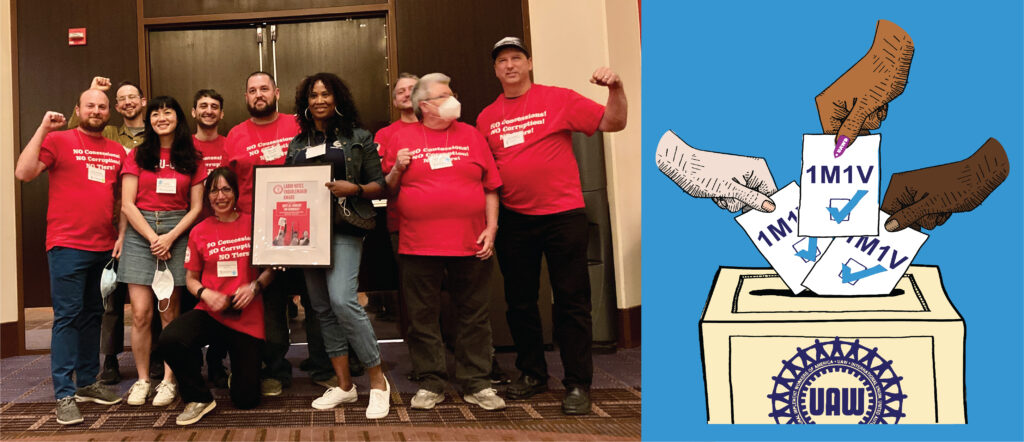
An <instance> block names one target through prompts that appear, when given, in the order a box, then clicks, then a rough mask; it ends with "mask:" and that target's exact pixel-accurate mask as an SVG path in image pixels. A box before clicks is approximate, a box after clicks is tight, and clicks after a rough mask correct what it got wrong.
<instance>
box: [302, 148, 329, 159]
mask: <svg viewBox="0 0 1024 442" xmlns="http://www.w3.org/2000/svg"><path fill="white" fill-rule="evenodd" d="M326 152H327V145H326V144H318V145H316V146H312V147H310V148H307V149H306V159H307V160H308V159H310V158H316V157H318V156H320V155H323V154H324V153H326Z"/></svg>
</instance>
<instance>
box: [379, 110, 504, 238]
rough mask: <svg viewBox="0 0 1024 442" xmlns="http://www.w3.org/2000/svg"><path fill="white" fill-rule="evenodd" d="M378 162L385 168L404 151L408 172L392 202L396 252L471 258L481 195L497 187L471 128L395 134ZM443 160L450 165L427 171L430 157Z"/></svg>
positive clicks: (481, 225) (481, 221) (481, 219)
mask: <svg viewBox="0 0 1024 442" xmlns="http://www.w3.org/2000/svg"><path fill="white" fill-rule="evenodd" d="M390 144H391V147H390V148H388V156H387V158H385V160H384V169H385V170H391V167H393V166H394V164H395V158H396V154H397V152H398V151H399V150H400V149H405V148H408V149H409V150H410V153H411V155H412V162H411V163H410V164H409V168H408V169H406V170H405V172H404V173H403V174H402V179H401V187H400V190H399V193H398V198H397V201H396V200H392V201H394V202H395V203H396V205H397V206H398V213H399V229H398V235H399V241H398V253H403V254H407V255H428V256H471V255H473V254H474V253H476V252H477V250H479V248H480V246H479V245H477V244H476V239H477V238H478V237H479V236H480V233H482V232H483V231H484V229H485V228H486V227H487V219H486V215H485V212H484V209H485V197H484V194H485V192H486V191H492V190H496V189H497V188H499V187H501V178H500V177H499V176H498V170H497V168H496V167H495V164H494V159H493V158H492V157H491V155H490V153H489V150H488V149H487V143H486V141H484V139H483V137H482V136H480V133H479V132H477V131H476V130H475V129H474V128H473V126H470V125H468V124H465V123H459V122H455V123H452V125H451V126H450V127H449V128H448V130H441V131H438V130H432V129H428V128H426V127H424V126H423V125H415V126H410V127H407V128H405V129H402V130H399V131H397V132H395V134H394V135H393V136H392V137H391V142H390ZM436 155H441V156H447V157H448V158H449V160H450V164H451V166H449V167H441V168H433V169H432V168H431V167H430V166H431V164H430V157H431V156H436Z"/></svg>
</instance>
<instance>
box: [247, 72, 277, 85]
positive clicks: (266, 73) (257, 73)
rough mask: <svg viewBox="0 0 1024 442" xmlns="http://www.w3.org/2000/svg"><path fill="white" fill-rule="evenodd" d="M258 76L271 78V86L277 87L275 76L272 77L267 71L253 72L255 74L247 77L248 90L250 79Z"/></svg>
mask: <svg viewBox="0 0 1024 442" xmlns="http://www.w3.org/2000/svg"><path fill="white" fill-rule="evenodd" d="M257 75H266V76H268V77H270V84H273V85H274V87H277V80H275V79H274V76H273V75H271V73H270V72H267V71H256V72H253V73H251V74H249V76H248V77H245V87H246V88H248V87H249V79H250V78H252V77H255V76H257Z"/></svg>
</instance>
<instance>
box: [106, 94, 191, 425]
mask: <svg viewBox="0 0 1024 442" xmlns="http://www.w3.org/2000/svg"><path fill="white" fill-rule="evenodd" d="M146 115H147V117H146V118H144V119H143V121H144V126H145V127H144V129H143V138H144V139H145V140H144V141H143V142H142V144H140V145H139V146H138V147H136V148H135V149H133V150H132V152H131V153H130V154H129V155H128V158H126V159H125V164H124V167H123V168H122V169H121V175H122V183H121V200H122V201H121V205H122V212H123V214H124V217H122V219H121V226H122V228H123V229H124V228H125V221H126V220H127V223H128V224H130V225H131V227H130V228H126V229H125V230H124V231H125V235H124V246H123V249H122V251H121V261H120V264H119V266H118V271H117V280H118V282H124V283H127V284H128V296H129V297H131V304H132V353H133V354H134V356H135V361H136V363H135V365H136V370H137V371H138V373H139V380H138V381H136V382H135V384H134V385H132V387H131V389H129V390H128V400H127V402H128V404H129V405H142V404H144V403H145V402H146V400H147V399H148V398H149V395H150V394H151V393H152V390H153V388H152V382H150V379H149V354H150V351H151V350H152V349H151V348H150V347H151V345H152V344H151V343H152V341H151V339H152V337H151V335H150V333H151V332H150V321H151V320H152V318H153V304H154V303H153V298H154V295H155V297H156V300H157V302H156V304H157V309H158V310H159V311H160V322H161V323H162V324H163V326H164V327H166V326H167V324H169V323H170V322H171V321H172V320H173V319H174V318H176V317H177V316H178V307H179V295H180V293H181V288H180V287H181V286H183V285H185V267H184V261H185V248H186V243H187V241H188V230H189V229H190V228H191V227H192V224H193V223H194V222H195V221H196V219H197V218H198V217H199V213H200V211H201V210H202V206H203V179H205V178H206V170H205V169H203V168H202V167H200V160H201V158H200V156H199V153H198V152H197V151H196V148H195V146H194V145H193V144H192V135H191V134H190V133H189V131H188V125H187V124H185V121H186V120H185V113H184V112H183V111H182V110H181V106H180V105H178V102H177V101H175V100H174V98H171V97H156V98H153V99H152V100H149V103H148V104H147V106H146ZM165 368H166V369H165V370H164V379H163V381H162V382H160V384H159V385H157V387H156V395H155V396H154V397H153V405H154V406H157V407H161V406H164V405H168V404H170V403H171V402H172V401H173V400H174V398H175V396H176V394H177V393H176V385H175V383H174V373H172V372H171V369H170V368H168V367H167V366H166V364H165Z"/></svg>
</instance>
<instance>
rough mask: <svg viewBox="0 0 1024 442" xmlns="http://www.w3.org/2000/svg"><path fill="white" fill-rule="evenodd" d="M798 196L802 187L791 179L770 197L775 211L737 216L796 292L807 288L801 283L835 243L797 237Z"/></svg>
mask: <svg viewBox="0 0 1024 442" xmlns="http://www.w3.org/2000/svg"><path fill="white" fill-rule="evenodd" d="M799 197H800V186H799V185H797V183H796V182H792V183H789V184H788V185H787V186H786V187H783V188H782V190H780V191H778V192H776V193H775V194H773V195H772V196H771V198H772V201H774V202H775V211H773V212H771V213H765V212H758V211H756V210H751V211H749V212H747V213H744V214H743V215H740V216H737V217H736V222H737V223H739V224H740V226H741V227H743V230H744V231H746V232H747V236H749V237H750V240H751V241H753V242H754V245H755V246H757V250H758V251H760V252H761V255H763V256H764V258H765V259H766V260H768V263H769V264H771V266H772V268H774V269H775V271H776V272H778V274H779V276H781V277H782V281H783V282H785V283H786V286H788V287H789V289H790V290H792V291H793V293H800V292H802V291H803V290H804V287H803V286H802V285H801V282H802V281H803V280H804V278H805V277H806V276H807V274H808V273H809V272H810V271H811V268H812V267H814V263H815V262H817V261H818V260H819V259H820V258H821V256H822V252H824V251H825V249H826V248H827V247H828V245H829V243H831V242H832V238H814V237H809V238H808V237H799V236H797V234H796V231H795V229H796V225H797V221H798V217H797V203H798V201H799Z"/></svg>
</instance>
